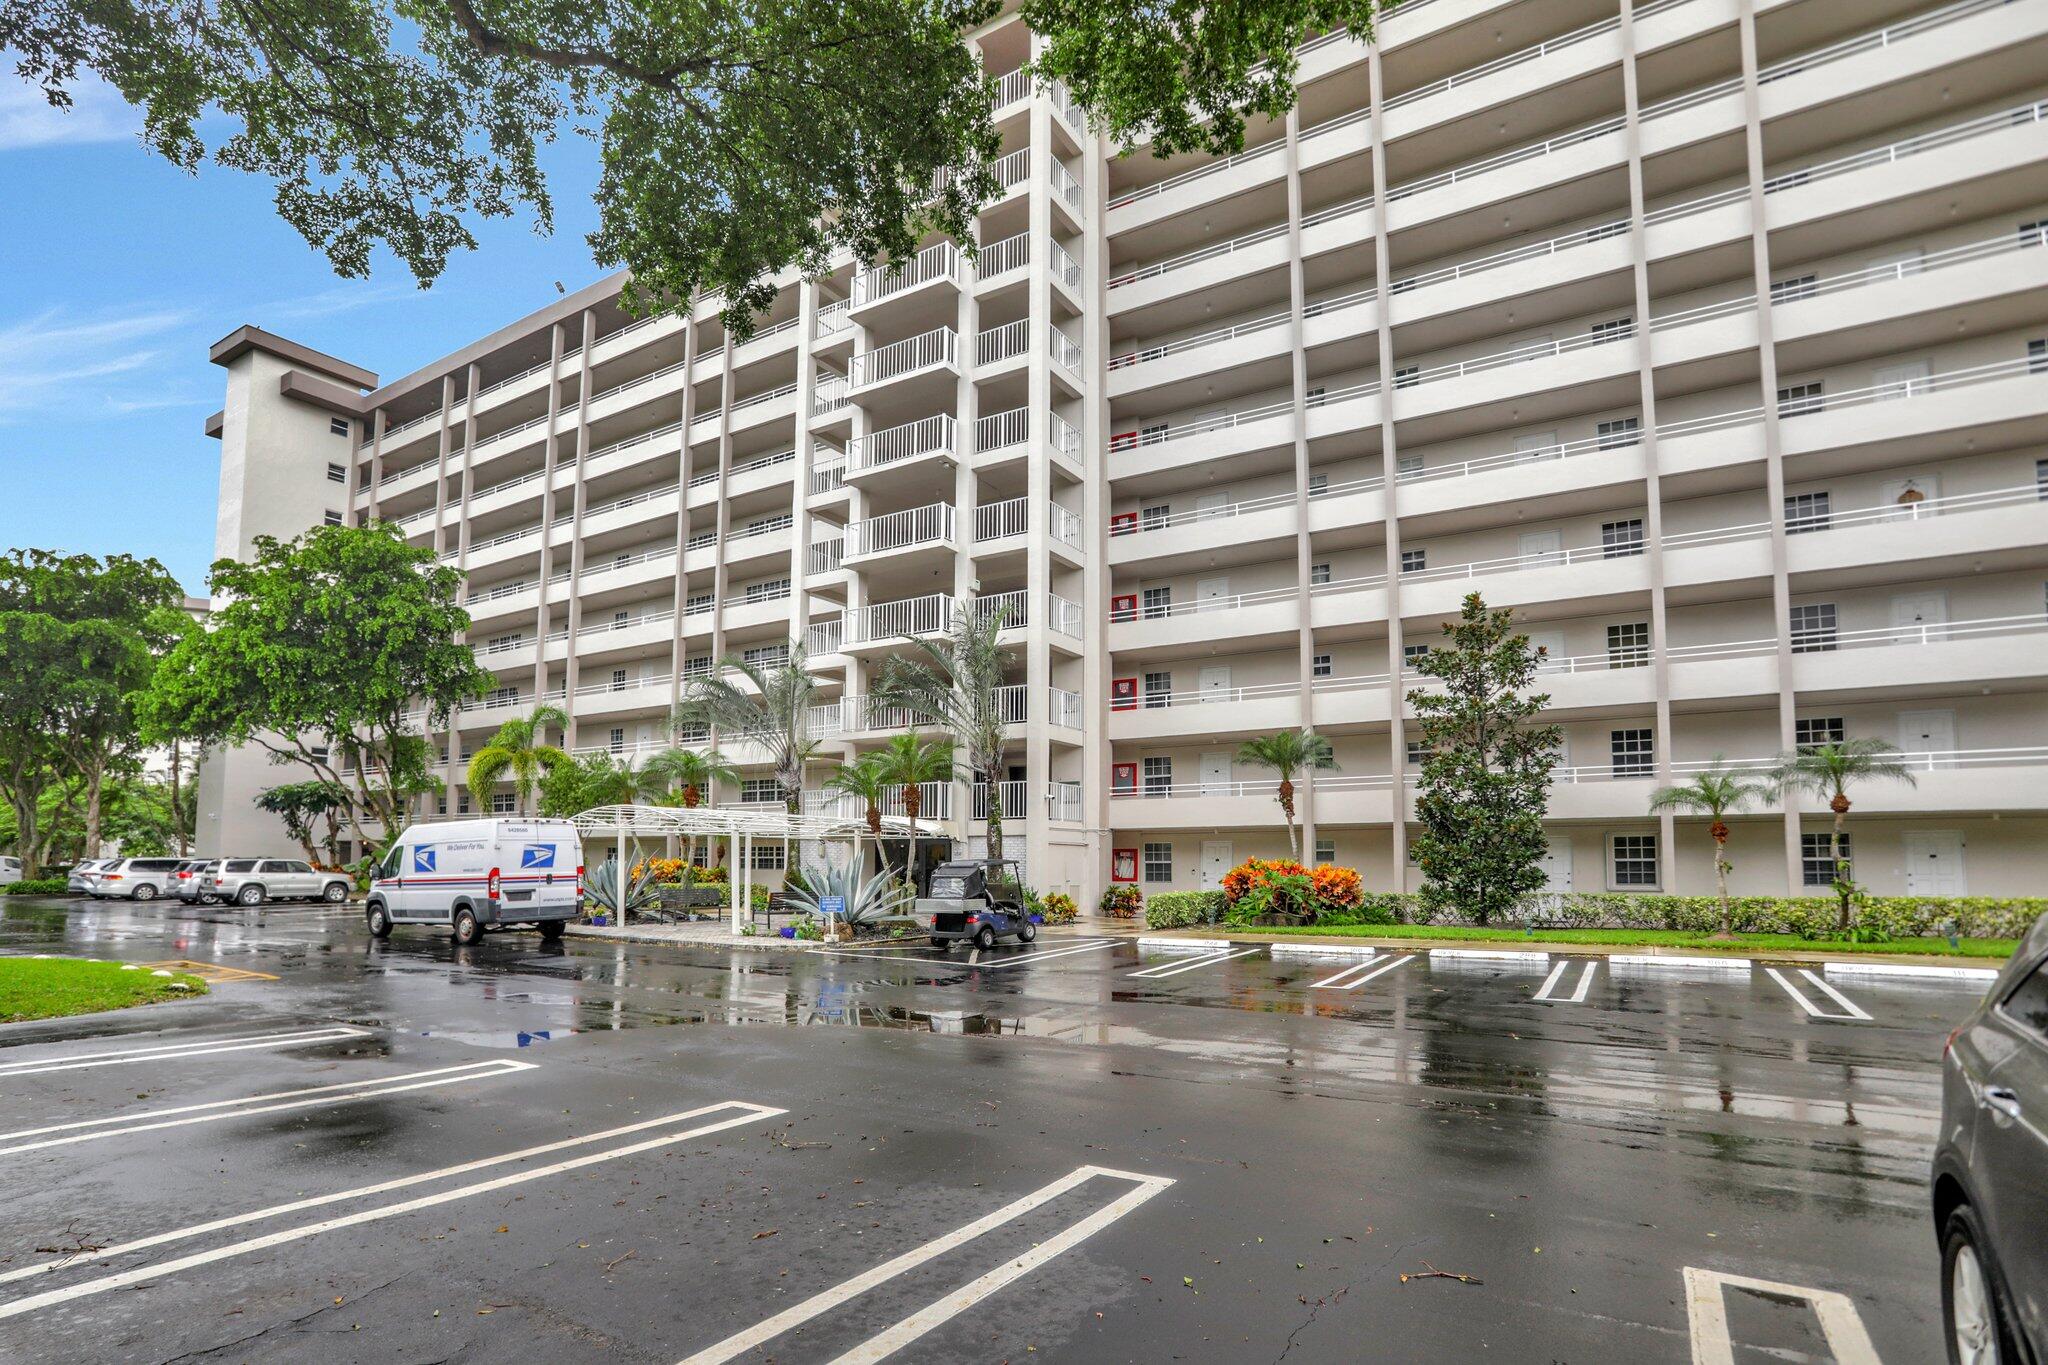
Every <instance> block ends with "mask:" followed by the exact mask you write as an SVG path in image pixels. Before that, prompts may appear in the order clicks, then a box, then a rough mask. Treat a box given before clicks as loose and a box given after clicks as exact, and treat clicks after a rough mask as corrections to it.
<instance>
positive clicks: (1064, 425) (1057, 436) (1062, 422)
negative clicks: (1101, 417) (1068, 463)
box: [1050, 413, 1081, 460]
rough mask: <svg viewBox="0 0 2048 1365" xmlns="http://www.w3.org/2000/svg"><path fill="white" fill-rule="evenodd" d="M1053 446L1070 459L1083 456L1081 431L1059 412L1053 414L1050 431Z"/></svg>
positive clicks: (1077, 458)
mask: <svg viewBox="0 0 2048 1365" xmlns="http://www.w3.org/2000/svg"><path fill="white" fill-rule="evenodd" d="M1050 439H1051V442H1052V448H1053V449H1054V450H1056V451H1058V452H1059V453H1060V454H1062V455H1065V456H1067V457H1068V458H1069V459H1073V460H1079V459H1080V458H1081V433H1080V432H1079V431H1078V430H1076V429H1075V428H1074V427H1073V426H1071V425H1070V424H1069V423H1068V422H1067V420H1066V419H1065V418H1064V417H1061V416H1060V415H1059V414H1058V413H1054V414H1053V415H1052V424H1051V431H1050Z"/></svg>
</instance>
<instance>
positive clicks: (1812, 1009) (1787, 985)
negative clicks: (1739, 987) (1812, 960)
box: [1764, 967, 1870, 1019]
mask: <svg viewBox="0 0 2048 1365" xmlns="http://www.w3.org/2000/svg"><path fill="white" fill-rule="evenodd" d="M1764 974H1765V975H1766V976H1768V977H1770V978H1771V980H1773V981H1775V982H1777V983H1778V985H1779V986H1780V987H1782V988H1783V989H1784V992H1785V994H1787V995H1789V996H1791V997H1792V998H1793V999H1794V1000H1795V1001H1797V1002H1798V1004H1799V1008H1801V1009H1803V1010H1805V1011H1806V1013H1807V1015H1808V1016H1809V1017H1811V1018H1814V1019H1868V1018H1869V1017H1870V1016H1869V1015H1867V1014H1865V1013H1864V1012H1863V1011H1862V1010H1860V1009H1858V1008H1856V1006H1855V1005H1854V1004H1852V1003H1851V1002H1850V1000H1849V998H1848V997H1847V996H1845V995H1843V994H1842V993H1841V992H1840V991H1838V990H1836V989H1835V988H1834V987H1833V986H1830V985H1828V984H1827V982H1825V981H1823V980H1821V979H1820V978H1819V977H1818V976H1815V975H1814V974H1813V973H1812V972H1808V971H1802V972H1800V975H1801V976H1803V977H1805V978H1806V979H1807V980H1809V981H1811V982H1812V983H1813V984H1814V985H1816V986H1819V987H1820V988H1821V989H1823V990H1825V991H1826V992H1827V993H1828V994H1829V995H1832V996H1833V997H1834V998H1835V999H1836V1000H1838V1001H1840V1002H1841V1003H1842V1005H1843V1006H1844V1007H1845V1008H1846V1009H1847V1011H1848V1013H1846V1014H1833V1013H1830V1012H1829V1011H1827V1010H1824V1009H1822V1008H1821V1007H1820V1006H1819V1005H1817V1004H1815V1003H1814V1002H1813V1001H1811V1000H1809V999H1807V998H1806V995H1805V993H1804V992H1802V991H1801V990H1800V989H1799V987H1798V986H1796V985H1794V984H1793V983H1792V982H1790V981H1788V980H1786V979H1785V975H1784V973H1782V972H1780V971H1779V970H1778V969H1777V968H1776V967H1766V968H1764Z"/></svg>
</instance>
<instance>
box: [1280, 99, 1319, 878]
mask: <svg viewBox="0 0 2048 1365" xmlns="http://www.w3.org/2000/svg"><path fill="white" fill-rule="evenodd" d="M1286 155H1287V310H1288V322H1287V332H1288V349H1289V352H1290V356H1289V361H1290V365H1291V372H1292V374H1293V380H1294V609H1295V611H1296V612H1298V613H1299V614H1300V619H1301V625H1300V630H1299V631H1298V633H1297V636H1296V651H1295V652H1296V660H1295V662H1296V666H1297V667H1298V668H1299V669H1300V670H1301V678H1300V686H1299V688H1298V690H1297V691H1296V693H1295V698H1296V700H1295V708H1296V712H1297V714H1296V720H1297V721H1298V722H1299V723H1300V724H1301V725H1303V726H1312V725H1314V724H1315V716H1316V703H1315V663H1316V632H1315V628H1314V626H1313V625H1311V624H1310V621H1309V577H1310V565H1311V564H1312V563H1313V562H1314V559H1315V547H1314V545H1313V544H1312V543H1311V541H1310V537H1309V528H1308V511H1309V504H1308V479H1309V457H1308V350H1307V344H1306V339H1305V336H1304V331H1305V313H1306V310H1307V306H1308V297H1307V288H1308V285H1307V280H1306V279H1305V277H1304V274H1303V271H1302V261H1301V110H1300V108H1299V107H1296V108H1293V109H1289V110H1288V111H1287V153H1286ZM1295 804H1296V809H1297V810H1299V811H1300V814H1301V840H1302V849H1301V855H1302V861H1303V862H1307V863H1313V862H1314V861H1315V851H1316V782H1315V773H1314V771H1313V770H1311V771H1309V772H1305V773H1303V774H1302V775H1301V782H1300V784H1299V788H1298V790H1297V792H1296V794H1295Z"/></svg>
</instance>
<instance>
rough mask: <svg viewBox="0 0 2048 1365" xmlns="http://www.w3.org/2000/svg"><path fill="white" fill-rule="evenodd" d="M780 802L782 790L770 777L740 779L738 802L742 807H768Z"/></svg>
mask: <svg viewBox="0 0 2048 1365" xmlns="http://www.w3.org/2000/svg"><path fill="white" fill-rule="evenodd" d="M781 800H782V788H781V787H778V786H777V785H776V784H775V779H774V778H772V777H743V778H741V779H740V802H741V804H743V805H756V806H758V805H769V804H775V803H779V802H780V801H781Z"/></svg>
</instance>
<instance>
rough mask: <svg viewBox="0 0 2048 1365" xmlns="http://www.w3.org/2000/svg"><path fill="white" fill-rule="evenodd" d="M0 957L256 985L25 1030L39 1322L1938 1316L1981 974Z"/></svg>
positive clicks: (191, 921)
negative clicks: (1940, 1198) (1930, 1201)
mask: <svg viewBox="0 0 2048 1365" xmlns="http://www.w3.org/2000/svg"><path fill="white" fill-rule="evenodd" d="M0 952H7V953H38V952H43V953H67V954H80V955H85V956H93V957H103V958H112V959H118V960H122V961H130V962H161V961H167V960H174V959H176V960H189V961H196V962H201V963H206V964H210V965H213V966H218V967H225V968H232V969H235V970H237V971H240V972H248V973H255V974H260V975H257V976H254V977H252V978H250V979H246V980H239V981H230V982H225V983H222V984H220V985H217V986H216V987H215V988H214V994H212V995H211V996H209V997H208V998H206V999H204V1000H199V1001H193V1002H189V1003H180V1004H174V1005H166V1006H158V1007H152V1008H150V1009H146V1010H142V1011H135V1012H129V1013H124V1014H118V1015H108V1016H97V1017H94V1018H92V1019H89V1020H57V1021H50V1022H46V1023H37V1024H26V1025H8V1026H5V1027H0V1191H4V1192H5V1197H4V1198H0V1360H5V1361H8V1362H17V1361H18V1362H75V1361H81V1360H92V1361H109V1362H113V1361H122V1362H126V1361H148V1362H156V1361H173V1360H176V1361H188V1360H220V1361H281V1360H294V1361H302V1360H319V1361H323V1362H327V1361H366V1362H367V1361H377V1362H384V1361H404V1362H429V1361H453V1360H459V1361H479V1362H481V1361H549V1362H558V1361H559V1362H580V1361H586V1360H588V1361H596V1360H599V1359H603V1360H607V1361H650V1362H659V1363H660V1365H676V1363H677V1362H690V1363H691V1365H708V1362H712V1361H723V1360H740V1361H766V1360H774V1361H782V1362H809V1361H821V1362H822V1361H843V1362H857V1361H876V1360H883V1359H888V1360H892V1361H947V1362H952V1361H992V1362H993V1361H1012V1362H1022V1361H1026V1360H1047V1361H1056V1360H1074V1361H1164V1360H1186V1361H1229V1362H1236V1361H1279V1360H1289V1361H1354V1360H1390V1361H1395V1360H1403V1361H1405V1360H1459V1361H1464V1360H1479V1359H1500V1360H1507V1361H1569V1362H1592V1361H1655V1360H1674V1361H1687V1360H1698V1361H1731V1362H1733V1361H1743V1362H1750V1361H1784V1360H1828V1359H1835V1360H1839V1361H1842V1362H1845V1365H1867V1362H1868V1361H1870V1360H1872V1359H1876V1360H1882V1361H1884V1362H1888V1365H1901V1363H1907V1362H1923V1361H1933V1360H1936V1359H1939V1358H1940V1352H1941V1345H1940V1334H1939V1330H1938V1299H1937V1288H1936V1278H1935V1271H1936V1254H1935V1247H1934V1240H1933V1235H1932V1232H1931V1230H1930V1227H1929V1220H1928V1215H1927V1212H1926V1208H1925V1204H1926V1198H1925V1174H1926V1163H1927V1156H1928V1152H1929V1150H1930V1147H1931V1144H1932V1141H1933V1137H1934V1133H1935V1127H1936V1124H1937V1121H1938V1117H1939V1100H1940V1096H1939V1080H1940V1076H1939V1064H1940V1055H1941V1047H1942V1041H1943V1039H1944V1038H1945V1037H1946V1035H1947V1032H1948V1030H1949V1029H1950V1028H1951V1027H1953V1026H1954V1024H1955V1023H1956V1022H1957V1021H1959V1020H1960V1019H1961V1017H1962V1016H1963V1015H1964V1014H1965V1013H1966V1012H1967V1011H1968V1009H1969V1007H1970V1005H1971V1003H1972V1002H1973V1000H1974V998H1975V996H1976V994H1977V992H1978V990H1979V989H1980V987H1979V986H1978V985H1977V984H1975V983H1971V982H1951V981H1946V980H1941V979H1915V978H1884V977H1869V976H1859V975H1853V974H1847V973H1837V972H1830V971H1826V970H1823V969H1821V968H1819V967H1817V966H1814V965H1813V964H1804V965H1803V966H1787V965H1785V964H1774V963H1765V962H1761V961H1759V962H1758V963H1757V964H1756V965H1755V966H1754V967H1753V968H1752V969H1748V970H1742V969H1733V970H1731V969H1725V968H1723V969H1718V970H1716V969H1686V968H1672V967H1668V966H1666V967H1648V966H1632V965H1630V964H1626V963H1614V962H1609V961H1602V960H1597V959H1593V958H1585V957H1571V956H1568V955H1564V954H1553V955H1552V956H1550V957H1549V958H1547V959H1536V960H1531V959H1505V958H1497V957H1460V956H1450V955H1446V954H1443V953H1436V954H1431V953H1428V952H1420V953H1401V952H1393V951H1386V950H1383V951H1381V952H1380V953H1378V954H1376V955H1373V956H1371V957H1365V956H1362V955H1361V956H1352V957H1331V956H1320V955H1318V956H1292V955H1284V954H1283V955H1275V954H1273V953H1271V952H1269V951H1267V950H1265V949H1252V950H1243V949H1230V950H1217V951H1211V952H1202V951H1199V950H1183V951H1177V952H1165V951H1156V950H1152V949H1140V948H1139V946H1138V945H1136V944H1134V943H1133V942H1131V941H1129V940H1112V939H1104V938H1100V937H1096V936H1091V935H1089V934H1087V933H1086V932H1079V933H1074V934H1062V935H1058V936H1054V935H1047V936H1045V937H1043V938H1041V939H1040V941H1039V942H1038V943H1037V944H1036V945H1034V946H1032V947H1030V948H999V949H997V950H995V951H994V952H993V953H990V954H986V955H981V956H980V957H978V958H976V959H974V960H970V959H969V955H968V954H966V953H962V952H956V953H954V954H953V955H952V956H951V957H950V958H942V957H940V956H939V955H938V954H936V953H934V952H933V951H932V950H930V949H929V948H924V947H917V948H901V949H884V950H879V951H875V950H867V949H862V950H858V951H846V952H840V951H830V950H814V951H808V952H793V951H774V950H761V949H713V948H688V949H685V948H671V947H667V946H655V945H644V944H619V943H609V942H604V943H600V942H595V941H591V940H587V939H586V940H579V939H574V938H572V939H571V940H569V941H568V942H567V943H566V944H565V945H562V946H561V947H559V948H557V947H548V948H543V947H542V945H541V944H540V943H539V941H538V939H537V937H535V936H533V935H530V934H523V935H522V934H508V935H504V936H494V937H491V938H488V939H486V940H485V941H484V942H483V943H482V944H480V945H478V946H476V947H474V948H467V949H464V948H458V947H456V946H455V945H453V944H452V943H451V942H450V941H449V940H448V939H447V938H446V937H445V936H444V935H441V934H437V933H433V932H430V931H426V930H422V929H415V928H403V929H401V930H400V931H399V932H398V934H397V935H396V936H395V937H394V938H392V939H391V940H390V941H389V942H387V943H377V942H373V941H372V940H371V939H370V938H369V937H368V935H367V934H366V933H365V932H364V930H363V928H362V925H361V922H360V919H359V917H358V913H357V912H356V911H354V910H352V909H348V910H341V911H335V910H329V909H324V908H323V909H285V908H282V907H271V908H266V909H264V910H260V911H241V910H232V909H207V910H195V909H191V908H181V907H176V906H172V907H164V906H161V905H147V906H127V905H118V906H117V905H107V904H93V903H89V902H75V901H63V900H52V901H30V902H24V903H14V904H8V905H6V906H5V907H4V909H0ZM268 978H275V979H268ZM1404 1275H1405V1276H1407V1278H1405V1279H1404V1278H1403V1276H1404ZM1834 1295H1844V1296H1846V1298H1847V1300H1848V1303H1849V1306H1851V1307H1853V1309H1854V1314H1853V1318H1852V1319H1851V1321H1852V1325H1853V1328H1854V1330H1853V1331H1844V1330H1842V1329H1841V1328H1840V1326H1839V1324H1840V1321H1841V1318H1840V1315H1839V1314H1838V1313H1835V1312H1834V1308H1835V1307H1836V1306H1837V1305H1838V1303H1839V1301H1838V1300H1836V1299H1834V1298H1832V1297H1831V1296H1834ZM1823 1306H1827V1307H1828V1308H1829V1311H1830V1314H1831V1319H1832V1320H1833V1321H1835V1322H1836V1323H1837V1327H1836V1329H1835V1330H1834V1331H1833V1333H1832V1335H1831V1334H1830V1331H1829V1329H1827V1328H1824V1327H1823V1325H1822V1317H1821V1312H1820V1310H1821V1308H1822V1307H1823ZM1866 1337H1867V1341H1868V1348H1867V1349H1866V1347H1865V1345H1864V1338H1866Z"/></svg>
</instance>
